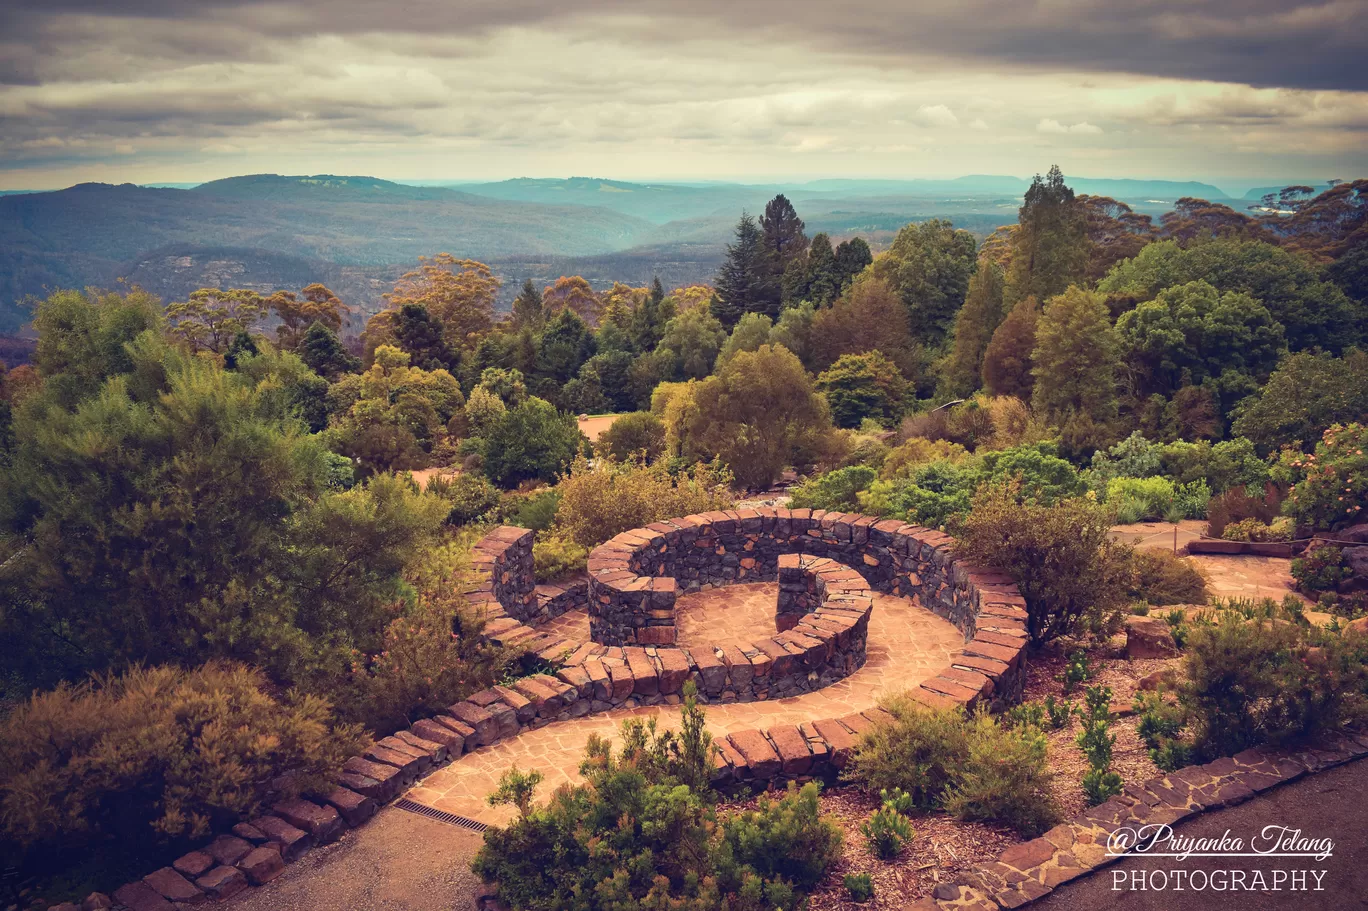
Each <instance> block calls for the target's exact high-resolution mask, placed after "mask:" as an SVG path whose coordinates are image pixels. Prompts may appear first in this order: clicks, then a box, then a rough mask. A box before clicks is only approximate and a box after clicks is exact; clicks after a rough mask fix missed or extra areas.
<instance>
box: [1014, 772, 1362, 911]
mask: <svg viewBox="0 0 1368 911" xmlns="http://www.w3.org/2000/svg"><path fill="white" fill-rule="evenodd" d="M1366 790H1368V760H1359V761H1358V762H1351V763H1349V764H1347V765H1343V766H1340V767H1339V768H1337V769H1331V770H1329V771H1326V772H1320V773H1318V774H1316V775H1310V776H1307V777H1306V778H1303V779H1301V780H1299V781H1294V782H1292V783H1291V784H1287V785H1283V786H1282V787H1279V788H1274V789H1273V790H1271V791H1268V792H1266V793H1264V794H1261V795H1259V796H1258V797H1255V798H1254V799H1252V800H1249V801H1247V802H1245V803H1242V804H1240V805H1238V806H1235V807H1231V808H1229V809H1226V810H1218V811H1216V812H1214V813H1202V814H1200V815H1198V816H1195V817H1193V818H1191V819H1189V820H1187V821H1185V822H1182V823H1179V824H1178V825H1176V826H1175V827H1174V830H1175V831H1176V832H1177V833H1179V834H1180V835H1183V836H1191V837H1203V836H1205V837H1214V838H1219V837H1220V836H1221V835H1223V834H1224V833H1225V832H1227V831H1229V832H1230V834H1231V836H1232V837H1235V838H1242V839H1244V841H1245V844H1246V845H1248V844H1250V841H1251V839H1252V838H1253V837H1255V836H1257V835H1258V834H1259V833H1261V832H1262V831H1263V828H1264V827H1265V826H1270V825H1272V826H1287V827H1288V828H1290V829H1301V831H1302V834H1303V835H1304V836H1305V837H1307V838H1313V839H1319V838H1330V839H1333V840H1334V842H1335V848H1334V856H1333V857H1330V858H1328V859H1326V860H1325V861H1317V860H1315V859H1311V858H1300V857H1299V858H1276V859H1275V858H1267V857H1252V858H1250V857H1243V858H1223V857H1200V858H1199V857H1192V858H1189V859H1187V860H1185V861H1179V860H1176V859H1173V858H1155V857H1136V856H1132V857H1128V858H1126V859H1125V860H1122V861H1119V862H1117V863H1116V864H1114V865H1113V866H1110V867H1104V868H1103V869H1102V870H1100V871H1098V872H1096V873H1093V874H1091V875H1090V876H1088V877H1086V878H1084V879H1079V880H1075V881H1074V882H1072V883H1068V884H1066V885H1063V886H1061V887H1059V888H1058V889H1056V890H1055V891H1054V892H1052V893H1050V894H1049V895H1047V896H1046V897H1045V898H1043V899H1041V900H1040V901H1039V902H1036V903H1034V904H1032V905H1029V906H1028V907H1029V908H1030V909H1031V911H1096V909H1099V908H1117V909H1121V911H1220V909H1238V911H1282V909H1288V911H1348V909H1351V908H1368V838H1365V837H1364V835H1365V833H1368V801H1365V800H1364V799H1363V794H1364V792H1365V791H1366ZM1179 869H1181V870H1188V871H1192V870H1202V871H1205V872H1207V873H1210V872H1212V871H1214V870H1232V869H1243V870H1255V869H1257V870H1261V871H1263V873H1264V876H1265V879H1266V881H1267V882H1268V885H1270V886H1271V885H1272V882H1271V878H1272V876H1273V871H1274V870H1283V871H1291V870H1318V871H1320V870H1323V871H1325V876H1324V880H1323V883H1324V887H1325V889H1324V891H1321V892H1315V891H1307V892H1297V893H1293V892H1290V891H1287V887H1286V885H1287V883H1289V882H1290V878H1289V879H1285V880H1284V881H1283V888H1282V889H1280V890H1279V891H1273V890H1272V889H1271V888H1270V889H1269V890H1267V891H1264V892H1217V891H1213V890H1212V889H1210V888H1208V889H1206V890H1205V891H1194V890H1192V889H1191V888H1188V889H1185V890H1184V891H1181V892H1180V891H1175V889H1174V888H1173V885H1172V884H1173V883H1175V882H1176V881H1177V880H1176V878H1171V879H1170V885H1169V888H1168V889H1165V890H1162V891H1153V890H1148V889H1147V890H1145V891H1140V890H1138V889H1137V890H1115V889H1113V885H1114V877H1113V873H1112V871H1113V870H1119V871H1123V872H1124V873H1126V874H1127V876H1128V877H1129V876H1130V874H1132V873H1134V874H1135V875H1136V876H1137V877H1138V876H1141V875H1142V874H1144V873H1145V872H1147V871H1154V872H1155V873H1159V872H1160V871H1168V872H1169V873H1170V874H1171V873H1172V871H1174V870H1179ZM1306 879H1307V881H1308V883H1311V882H1312V877H1311V876H1310V875H1309V874H1308V875H1307V876H1306ZM1127 881H1129V880H1127ZM1143 881H1144V882H1145V883H1146V885H1149V884H1150V883H1159V884H1162V883H1163V878H1162V876H1160V877H1159V879H1157V880H1156V879H1154V878H1153V877H1146V878H1144V880H1143Z"/></svg>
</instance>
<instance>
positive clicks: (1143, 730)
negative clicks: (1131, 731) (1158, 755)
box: [1134, 692, 1183, 749]
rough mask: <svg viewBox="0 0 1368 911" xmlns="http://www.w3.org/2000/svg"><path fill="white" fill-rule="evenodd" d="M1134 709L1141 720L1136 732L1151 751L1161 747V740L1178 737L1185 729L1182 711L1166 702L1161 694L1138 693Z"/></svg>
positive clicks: (1137, 724) (1136, 726)
mask: <svg viewBox="0 0 1368 911" xmlns="http://www.w3.org/2000/svg"><path fill="white" fill-rule="evenodd" d="M1134 708H1135V714H1136V717H1137V718H1138V719H1139V720H1138V721H1137V722H1136V725H1135V731H1136V733H1137V734H1139V735H1140V739H1141V740H1143V741H1144V742H1145V746H1147V747H1149V748H1150V749H1154V748H1155V747H1157V746H1159V743H1160V741H1161V740H1165V739H1172V738H1174V737H1177V736H1178V733H1179V732H1180V731H1182V729H1183V711H1182V709H1181V708H1180V707H1179V706H1176V705H1170V704H1168V703H1167V702H1165V701H1164V698H1163V694H1161V693H1158V692H1149V693H1145V692H1140V693H1137V694H1136V696H1135V705H1134Z"/></svg>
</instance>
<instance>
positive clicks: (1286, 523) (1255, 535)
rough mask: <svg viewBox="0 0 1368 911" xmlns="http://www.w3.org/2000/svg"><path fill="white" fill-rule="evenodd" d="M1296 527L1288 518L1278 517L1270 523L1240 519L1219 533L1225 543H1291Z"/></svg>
mask: <svg viewBox="0 0 1368 911" xmlns="http://www.w3.org/2000/svg"><path fill="white" fill-rule="evenodd" d="M1295 532H1296V527H1295V526H1294V525H1293V524H1292V519H1291V518H1290V517H1288V516H1278V518H1276V519H1274V520H1273V521H1272V522H1267V523H1265V522H1260V521H1259V520H1258V519H1241V520H1240V521H1238V522H1232V523H1230V524H1229V525H1227V526H1226V527H1225V528H1224V529H1223V530H1222V531H1221V537H1222V538H1224V539H1225V540H1227V541H1291V540H1292V537H1293V534H1294V533H1295Z"/></svg>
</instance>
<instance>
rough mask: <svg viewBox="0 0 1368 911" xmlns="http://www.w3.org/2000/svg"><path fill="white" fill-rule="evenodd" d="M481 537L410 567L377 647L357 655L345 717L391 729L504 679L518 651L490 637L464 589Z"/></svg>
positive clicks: (342, 704)
mask: <svg viewBox="0 0 1368 911" xmlns="http://www.w3.org/2000/svg"><path fill="white" fill-rule="evenodd" d="M474 536H475V532H474V531H470V532H466V533H464V534H462V535H460V536H456V537H454V538H453V539H451V540H449V541H447V542H445V543H444V544H442V545H441V546H439V547H433V548H429V549H428V551H427V553H426V554H425V555H424V558H423V559H422V560H418V561H415V563H414V565H413V566H412V567H410V569H409V570H407V571H406V572H405V579H404V581H405V584H406V588H407V592H406V595H407V597H406V599H405V600H401V601H396V602H395V603H394V604H393V605H392V610H393V613H392V614H391V617H392V619H391V620H390V621H389V623H388V624H386V626H385V628H384V630H383V633H382V635H381V637H380V639H379V641H378V643H377V645H376V647H375V649H374V650H373V651H372V652H371V653H369V654H365V655H353V656H352V663H351V668H350V670H351V673H350V675H349V677H348V678H346V680H345V681H343V682H341V683H339V685H338V686H337V687H336V690H337V693H338V696H337V708H338V712H339V714H340V715H341V716H342V717H344V718H346V719H347V720H349V721H359V722H361V723H362V724H364V725H366V727H367V728H368V729H369V730H371V731H374V732H377V733H381V734H384V733H389V732H390V731H394V730H397V729H398V728H401V727H407V726H408V725H409V724H411V723H412V722H413V721H415V720H417V719H418V718H423V717H427V716H429V715H433V714H436V713H438V712H440V711H442V710H443V709H444V708H445V707H446V706H449V705H451V704H452V703H453V702H458V701H460V700H461V699H464V698H465V697H466V696H468V695H470V694H471V693H473V692H475V691H477V690H480V689H483V688H484V687H486V686H489V685H490V684H492V683H493V682H494V681H495V680H496V679H497V678H498V676H499V674H500V673H501V672H502V670H503V669H504V667H505V665H506V664H507V663H508V662H509V660H510V659H511V657H512V655H511V654H510V653H508V652H505V651H504V650H503V649H500V648H497V647H495V646H492V645H490V644H488V643H487V642H485V641H484V639H483V637H481V636H480V630H481V627H482V624H483V620H482V618H481V617H479V616H477V615H475V613H474V612H472V611H471V610H470V609H469V605H468V604H467V602H466V601H465V599H464V597H463V595H462V594H461V592H462V590H463V589H464V588H465V583H466V582H467V581H468V579H469V575H468V574H469V570H470V562H469V559H470V544H471V542H472V540H473V538H474ZM453 630H459V634H458V635H453Z"/></svg>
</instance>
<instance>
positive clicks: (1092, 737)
mask: <svg viewBox="0 0 1368 911" xmlns="http://www.w3.org/2000/svg"><path fill="white" fill-rule="evenodd" d="M1084 702H1085V705H1086V708H1085V709H1084V710H1083V711H1082V712H1081V713H1080V718H1081V719H1082V722H1083V729H1082V730H1081V731H1079V733H1078V737H1077V743H1078V748H1079V749H1080V750H1082V751H1083V755H1084V756H1086V757H1087V758H1088V764H1089V765H1090V766H1092V767H1093V768H1094V769H1106V768H1107V767H1108V766H1110V765H1111V760H1112V747H1113V746H1114V745H1115V744H1116V736H1115V735H1114V734H1111V733H1109V730H1108V729H1109V728H1110V726H1111V687H1109V686H1090V687H1088V688H1087V689H1086V690H1085V691H1084Z"/></svg>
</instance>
